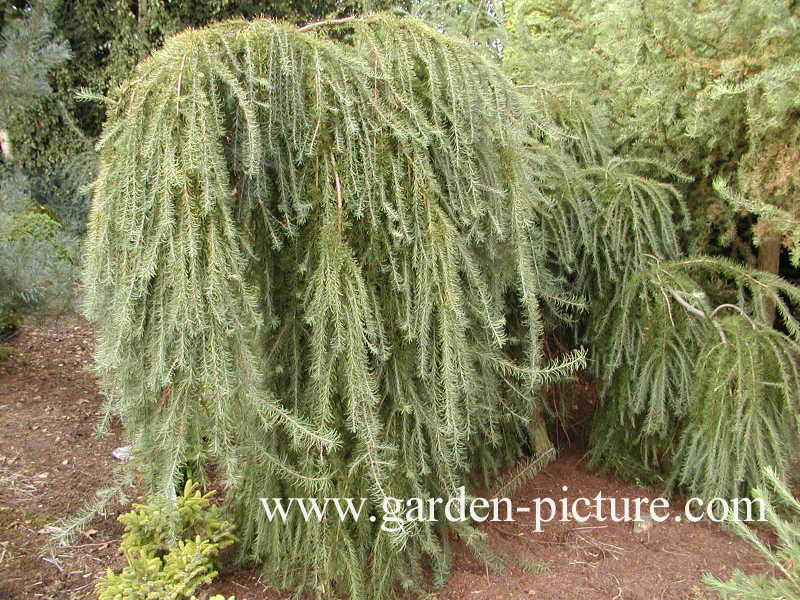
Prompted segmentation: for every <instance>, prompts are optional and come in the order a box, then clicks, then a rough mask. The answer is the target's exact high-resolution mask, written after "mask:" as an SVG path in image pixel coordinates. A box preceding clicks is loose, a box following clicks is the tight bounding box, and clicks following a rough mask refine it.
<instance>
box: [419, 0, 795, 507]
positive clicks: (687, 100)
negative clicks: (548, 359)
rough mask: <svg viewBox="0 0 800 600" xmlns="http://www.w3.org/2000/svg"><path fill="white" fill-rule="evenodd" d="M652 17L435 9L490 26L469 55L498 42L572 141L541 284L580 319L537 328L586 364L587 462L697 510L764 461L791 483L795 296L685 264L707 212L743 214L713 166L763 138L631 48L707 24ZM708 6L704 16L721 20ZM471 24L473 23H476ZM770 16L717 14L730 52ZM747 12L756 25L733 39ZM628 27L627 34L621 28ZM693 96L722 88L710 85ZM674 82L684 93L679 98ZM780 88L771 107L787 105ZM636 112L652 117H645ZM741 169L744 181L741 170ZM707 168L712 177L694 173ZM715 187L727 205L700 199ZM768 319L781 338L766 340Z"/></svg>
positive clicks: (785, 222) (609, 9)
mask: <svg viewBox="0 0 800 600" xmlns="http://www.w3.org/2000/svg"><path fill="white" fill-rule="evenodd" d="M649 4H650V3H645V5H648V6H649ZM652 4H653V7H651V8H652V9H653V10H652V11H650V12H647V11H646V10H644V11H643V10H642V9H641V8H640V7H638V5H637V7H631V6H629V4H628V3H625V2H620V3H610V4H607V5H591V4H587V3H582V2H574V3H571V2H551V3H547V2H513V3H504V4H503V5H496V4H492V3H490V4H489V5H488V6H487V5H486V4H485V3H483V2H475V3H472V5H471V7H470V6H469V5H468V4H461V5H460V6H461V12H459V13H458V14H456V15H455V16H452V17H450V18H447V17H446V16H439V15H438V14H437V12H436V9H432V13H431V18H433V19H434V22H438V23H441V24H442V26H444V27H452V28H454V29H455V30H456V31H463V30H464V27H465V26H466V24H468V23H478V24H480V23H484V22H485V21H486V19H487V18H488V17H493V16H496V18H495V19H494V22H493V23H492V20H493V19H492V18H489V19H488V20H489V22H488V24H487V25H486V29H485V31H484V32H483V33H481V34H480V35H477V36H474V37H473V39H474V43H476V44H477V45H481V44H480V40H481V39H494V40H495V42H492V43H490V44H488V45H489V47H490V49H491V50H494V49H500V50H501V51H500V52H499V54H498V53H496V52H493V51H490V54H491V55H493V56H495V57H496V58H497V60H499V62H500V63H501V64H502V65H503V67H504V69H505V70H506V71H508V72H509V74H510V75H511V76H512V78H513V79H514V80H515V82H516V83H517V86H518V89H520V90H521V91H523V92H524V93H526V94H527V95H528V96H529V97H530V98H531V100H532V101H533V106H536V107H539V110H543V111H544V112H546V114H548V115H550V117H551V118H552V120H553V121H554V122H555V123H556V124H557V126H558V127H559V128H561V129H562V130H563V131H564V132H565V134H566V135H563V136H561V137H560V138H558V139H559V140H560V144H561V146H562V149H563V153H564V154H565V155H568V156H569V157H570V158H571V160H572V163H571V165H569V163H568V162H567V163H565V165H564V167H563V172H564V176H563V177H562V178H561V180H560V181H558V182H556V187H555V190H556V193H555V194H554V197H555V198H557V199H558V202H557V204H556V206H555V207H554V209H553V210H550V211H548V213H547V215H545V216H544V218H543V221H542V227H543V231H544V234H545V235H544V239H545V240H546V241H545V244H544V247H545V248H546V249H547V250H546V255H547V257H548V258H547V262H548V264H549V265H550V267H551V269H550V270H551V272H552V274H553V276H554V277H555V278H556V279H557V280H560V281H561V282H563V287H564V289H566V290H567V291H568V292H569V293H571V294H572V295H573V296H575V297H576V298H578V299H580V300H581V301H583V302H584V303H585V305H586V310H585V311H584V312H583V313H581V314H580V315H574V314H567V315H566V316H567V317H572V318H567V319H566V320H564V319H562V318H556V319H549V320H546V321H545V328H546V331H547V332H548V333H550V334H551V335H556V336H558V337H560V338H561V339H562V340H564V342H565V343H566V344H567V345H569V344H576V343H577V344H585V345H587V347H588V349H589V358H590V365H591V367H592V372H593V373H594V374H595V376H596V378H597V385H598V387H599V391H600V394H601V398H602V399H603V403H602V404H601V406H600V409H599V411H598V413H597V415H596V421H595V423H594V425H593V427H592V433H591V446H592V448H591V459H592V460H591V463H592V464H593V465H594V466H595V467H598V468H601V469H606V470H613V471H616V472H618V473H622V474H624V475H626V476H627V477H630V478H634V479H636V480H638V481H653V480H655V481H658V480H661V479H660V478H661V477H662V476H664V475H666V476H667V480H668V481H672V482H673V483H681V484H685V485H688V486H689V487H690V488H691V490H692V491H693V492H694V493H696V494H699V495H704V496H707V497H713V496H716V495H736V494H739V493H743V492H746V488H747V486H748V485H759V486H762V487H763V485H764V483H765V482H764V481H763V480H762V478H761V477H762V474H761V471H760V468H759V464H770V465H772V466H773V468H774V469H775V470H776V471H777V473H778V474H779V476H781V477H783V478H784V479H786V477H787V476H788V474H789V473H790V464H791V461H792V460H793V459H794V458H795V457H796V448H797V444H796V442H795V440H796V437H797V432H798V424H797V420H796V419H793V418H791V417H789V418H787V417H786V415H792V414H795V413H796V411H797V407H798V400H799V399H800V398H799V397H798V394H800V390H799V389H798V385H797V381H796V376H797V369H796V364H795V363H794V361H793V357H795V356H796V355H797V352H798V345H797V342H798V337H797V326H796V325H797V321H796V312H795V313H793V310H794V311H796V310H797V306H798V300H800V296H798V291H797V289H796V288H794V287H792V286H791V285H789V284H788V283H787V282H785V281H783V280H780V279H777V278H774V277H770V276H769V275H767V274H765V273H763V272H757V271H752V270H750V269H748V268H746V267H744V266H743V265H742V264H741V263H738V262H730V261H727V260H723V259H719V258H717V259H712V258H709V257H705V256H701V255H697V254H696V252H697V251H698V250H699V249H702V248H704V247H706V248H707V247H708V246H707V244H697V243H690V242H689V240H691V238H692V235H695V234H690V233H689V232H692V231H693V232H696V231H698V228H700V229H702V228H704V227H705V228H707V223H706V222H704V221H702V220H701V219H702V218H703V217H704V214H705V213H704V211H712V210H716V209H714V208H713V206H716V207H717V208H718V209H719V210H722V211H723V212H725V214H726V215H727V216H726V217H725V219H728V221H727V222H728V223H732V221H731V219H733V218H734V212H733V210H731V209H730V208H729V207H728V206H727V205H726V204H725V201H730V202H732V203H735V202H738V203H741V202H745V200H744V197H743V196H741V195H740V194H739V193H738V192H737V191H734V190H733V189H731V188H729V187H727V185H726V184H725V183H724V179H722V178H721V177H722V173H723V171H721V170H719V169H718V170H717V171H716V172H712V171H710V170H709V169H710V167H709V166H708V165H713V164H714V162H713V161H714V160H717V159H718V157H719V155H720V153H722V152H723V151H724V152H727V153H728V157H729V158H728V159H726V160H732V159H731V158H730V157H732V156H734V154H735V153H734V150H735V148H734V147H733V146H736V145H737V144H740V143H741V144H744V143H745V141H746V140H748V139H749V140H750V141H748V142H747V143H752V144H753V146H752V147H753V148H757V147H759V145H760V143H761V142H759V141H756V140H754V139H750V138H747V136H748V135H750V133H749V132H752V131H754V128H755V127H757V126H758V125H757V121H753V122H751V121H748V120H747V119H746V118H745V116H746V115H747V114H748V113H747V112H746V111H745V110H744V109H745V108H746V106H745V105H744V104H741V105H740V106H739V108H740V109H741V110H733V111H731V112H727V113H724V111H723V108H724V107H722V106H712V105H707V106H706V105H704V106H702V107H701V106H700V104H699V102H700V100H701V99H702V98H703V97H704V96H703V94H701V93H700V92H698V91H697V90H695V89H694V88H692V87H691V86H689V87H688V88H687V90H684V89H683V87H682V86H684V84H685V76H686V69H687V68H689V67H692V65H691V64H690V65H688V66H687V65H685V64H684V60H683V58H681V59H680V60H678V59H676V58H675V57H672V56H670V55H665V54H663V53H661V54H659V53H658V52H655V53H653V52H651V51H650V50H651V48H650V45H648V44H650V42H646V41H643V39H644V38H643V36H645V34H646V33H647V34H648V35H649V34H652V35H654V36H656V37H658V38H659V39H658V40H657V43H656V42H653V43H654V44H656V46H658V47H660V46H659V44H663V43H665V42H664V39H666V38H668V37H669V36H670V35H677V34H676V33H675V31H678V30H680V31H683V30H684V29H687V28H689V29H691V28H693V27H695V24H692V22H691V20H690V19H689V16H688V12H691V11H694V10H697V11H700V10H701V9H700V8H693V9H689V8H687V7H685V6H684V7H683V8H680V7H676V6H673V5H672V4H671V3H658V2H653V3H652ZM656 5H657V6H656ZM424 6H427V5H424ZM781 6H782V5H781ZM704 7H705V8H704V9H703V10H705V9H708V10H709V11H711V13H712V14H713V15H715V18H716V17H719V18H722V17H720V15H721V14H722V13H723V12H724V11H725V10H726V7H725V6H722V5H717V4H713V3H712V4H711V5H704ZM709 7H711V8H709ZM751 8H752V7H751ZM776 10H777V9H776ZM470 11H473V12H477V13H480V16H479V17H478V18H474V17H473V18H472V19H470V17H469V13H470ZM651 12H652V15H651ZM701 12H702V11H701ZM779 13H780V11H778V12H776V13H775V14H770V13H769V11H767V10H765V11H761V9H757V7H756V8H753V10H750V11H749V12H748V10H743V11H741V12H740V13H736V14H730V15H728V16H729V17H730V18H731V19H732V18H736V19H739V20H740V21H738V22H737V24H736V26H735V27H733V28H732V31H730V32H726V33H725V36H726V38H725V39H727V40H728V42H727V43H728V46H727V47H730V48H731V50H733V47H732V46H733V42H731V41H730V40H732V39H736V37H737V36H740V37H741V36H743V35H745V31H747V30H748V27H752V28H753V29H754V30H755V31H761V32H762V33H763V35H783V33H785V30H784V29H785V28H784V29H781V28H778V29H776V30H775V31H773V32H772V33H771V34H768V33H767V30H766V29H762V27H766V25H764V21H763V19H766V20H768V21H769V22H771V23H773V24H774V23H775V21H774V19H775V18H776V17H775V15H776V14H779ZM726 14H727V13H726ZM780 14H782V13H780ZM757 15H761V16H762V17H763V19H762V21H756V22H755V23H750V24H749V25H747V24H745V21H748V20H752V19H754V18H755V16H757ZM628 16H630V17H631V22H630V23H628V22H625V23H623V21H624V20H625V19H627V18H628ZM651 17H652V18H654V19H656V20H657V19H658V18H662V19H665V20H674V21H676V23H674V24H673V26H674V29H675V31H673V29H670V28H668V27H661V26H658V27H656V26H653V27H654V28H653V29H652V30H651V29H648V28H647V27H645V25H644V24H643V23H644V22H645V21H647V22H648V23H649V22H650V21H648V19H651ZM701 17H702V18H703V19H705V18H708V19H709V21H708V22H706V23H705V25H703V27H711V26H712V25H713V23H712V20H713V19H712V17H710V16H708V15H705V14H704V13H703V15H701ZM670 22H672V21H670ZM790 25H791V23H790ZM659 27H661V28H659ZM681 28H683V29H681ZM639 29H641V31H639ZM620 31H624V32H625V33H620ZM631 31H634V32H635V33H631ZM624 35H628V36H629V37H630V36H633V37H634V38H635V39H634V41H630V40H628V39H627V38H624V37H623V36H624ZM687 35H688V34H687ZM720 35H721V34H720ZM637 36H638V37H637ZM662 38H664V39H662ZM786 42H788V40H783V42H779V43H777V44H776V47H775V51H776V54H775V56H772V57H771V59H772V58H775V59H776V62H775V63H774V64H779V63H780V64H791V63H792V61H793V60H795V59H796V52H795V51H794V50H793V49H792V48H791V47H788V48H787V47H786ZM748 43H750V42H748ZM792 43H793V42H792ZM626 44H629V45H626ZM790 45H791V43H790ZM681 47H683V46H681ZM692 68H693V67H692ZM776 68H777V67H776ZM678 74H679V75H680V77H678ZM681 77H683V79H681ZM632 81H633V82H634V84H635V85H631V82H632ZM704 81H705V83H704V85H706V86H712V85H714V86H721V85H722V80H721V79H713V81H712V79H707V80H704ZM779 81H783V80H782V79H779ZM670 85H674V86H676V87H678V88H681V91H680V92H679V93H678V92H676V93H677V94H678V97H679V98H678V100H675V99H674V98H673V97H672V96H671V95H670V94H671V93H672V92H671V91H670V88H669V86H670ZM777 87H779V86H773V89H772V91H773V92H774V93H775V94H777V95H776V98H777V97H779V96H780V94H784V93H786V90H785V89H781V90H780V91H779V92H776V91H775V90H776V89H777ZM692 90H694V91H692ZM656 91H659V93H660V95H659V94H657V93H656ZM731 93H733V92H731ZM681 94H683V95H681ZM651 96H652V97H651ZM668 96H669V98H667V97H668ZM748 98H749V96H748ZM786 99H787V100H791V98H789V97H787V98H786ZM739 100H741V101H742V102H744V99H742V98H741V97H740V98H739ZM748 101H750V100H748ZM676 102H677V103H678V104H677V105H678V106H679V108H676V109H675V110H673V108H675V106H676ZM640 105H641V106H640ZM642 106H647V107H648V108H647V110H648V111H649V112H648V113H647V115H646V116H645V117H642V118H640V113H641V111H642V110H644V109H643V108H641V107H642ZM701 108H702V110H710V111H717V114H716V117H720V115H721V114H723V113H724V114H726V115H727V117H726V118H727V119H728V120H729V121H731V122H732V123H733V125H731V124H730V123H728V122H727V121H725V119H722V118H721V117H720V118H718V119H717V120H716V121H714V119H712V121H714V122H715V123H716V124H717V129H716V130H714V129H713V127H711V126H708V128H707V129H706V130H705V131H704V132H703V133H702V134H701V133H697V134H696V135H695V134H694V133H692V132H689V131H687V127H688V120H687V119H688V117H687V116H686V114H688V113H687V112H686V111H688V112H692V111H695V113H696V112H697V111H699V110H701ZM726 110H727V109H726ZM676 111H677V114H678V116H676V115H675V114H673V113H675V112H676ZM781 114H782V115H783V116H782V117H781V118H788V115H786V114H783V113H781ZM681 115H682V116H681ZM695 116H697V114H695ZM773 116H775V115H773ZM716 117H715V118H716ZM765 119H766V117H765ZM773 120H774V119H773ZM653 123H656V124H657V126H656V127H655V128H653V127H652V124H653ZM663 123H669V124H670V125H669V127H668V128H665V127H662V126H661V125H660V124H663ZM762 124H763V123H762ZM733 131H741V132H743V133H742V137H740V138H739V139H740V141H739V142H730V140H729V141H728V142H730V143H731V144H733V146H730V147H728V146H725V144H726V143H728V142H725V140H726V139H727V138H726V136H728V135H729V134H731V132H733ZM690 134H691V135H690ZM714 136H716V137H714ZM706 140H707V141H708V143H709V144H712V146H711V147H706ZM737 156H739V159H741V161H742V162H741V165H742V168H740V169H739V172H738V174H739V175H740V178H739V181H741V180H742V179H741V177H743V175H742V173H743V172H744V171H743V169H744V166H743V165H745V164H747V159H746V158H745V157H744V156H743V155H742V154H741V153H740V154H739V155H737ZM715 157H716V158H715ZM739 159H737V160H739ZM703 161H709V162H708V165H707V166H705V167H703V168H700V167H699V166H698V165H699V164H700V163H701V162H703ZM567 165H569V166H567ZM672 165H676V166H677V165H680V166H681V167H687V166H688V167H692V168H695V169H696V170H695V171H694V172H692V171H691V170H688V169H687V170H688V171H689V173H690V174H691V175H692V176H686V175H684V174H683V173H681V172H678V171H677V170H676V169H675V167H673V166H672ZM729 172H731V173H732V171H729ZM714 176H717V177H718V179H717V183H716V188H717V190H718V191H719V192H722V193H723V196H724V199H723V197H720V196H717V195H716V194H715V193H714V191H712V190H711V188H712V178H713V177H714ZM784 181H785V180H784ZM787 189H789V190H791V189H792V188H791V185H789V187H788V188H787ZM709 197H710V198H711V200H712V202H711V204H710V203H709ZM685 198H688V200H689V202H688V203H686V202H685V200H684V199H685ZM755 198H757V200H753V201H752V202H751V204H757V205H758V206H759V207H765V208H763V210H762V214H766V212H763V211H767V212H769V214H770V215H772V216H771V218H774V220H773V223H778V222H781V223H782V224H781V225H780V226H781V227H783V231H786V232H790V231H792V229H793V228H794V227H796V224H793V221H792V219H791V218H787V216H789V215H788V213H786V211H783V209H782V208H780V207H779V206H778V204H776V203H775V201H774V200H775V199H774V198H773V197H772V196H769V195H764V194H760V193H759V194H758V195H757V196H755ZM687 204H688V206H687ZM781 211H783V212H781ZM725 219H723V221H725ZM726 227H727V225H726ZM790 237H791V236H787V238H786V239H787V240H789V238H790ZM776 310H777V314H778V316H779V318H780V319H779V320H780V323H781V327H782V328H783V331H784V333H778V332H771V331H770V330H771V328H772V322H773V320H774V319H775V312H776ZM731 313H733V314H731ZM553 315H554V316H556V317H563V316H564V315H563V314H559V313H558V311H554V313H553ZM575 316H578V317H579V318H577V319H576V318H574V317H575ZM745 323H746V324H747V326H746V327H745V326H743V324H745ZM787 334H788V335H787ZM720 381H724V382H725V384H724V385H718V384H719V383H720ZM712 382H713V383H712ZM662 481H663V480H662Z"/></svg>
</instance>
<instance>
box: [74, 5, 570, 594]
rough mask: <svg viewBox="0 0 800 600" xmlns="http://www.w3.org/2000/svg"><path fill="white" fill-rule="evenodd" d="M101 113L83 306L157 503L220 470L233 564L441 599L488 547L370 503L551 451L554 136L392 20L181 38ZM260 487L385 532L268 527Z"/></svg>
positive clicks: (224, 30) (462, 54)
mask: <svg viewBox="0 0 800 600" xmlns="http://www.w3.org/2000/svg"><path fill="white" fill-rule="evenodd" d="M107 102H108V104H109V119H108V122H107V124H106V126H105V130H104V133H103V136H102V138H101V140H100V142H99V152H100V164H101V170H100V174H99V176H98V179H97V180H96V181H95V183H94V192H93V193H94V197H93V205H92V211H91V216H90V221H89V227H88V240H87V258H86V267H85V283H86V312H87V314H88V316H89V317H90V318H91V319H92V320H94V321H96V322H97V324H98V344H97V348H96V362H97V369H98V372H99V375H100V377H101V380H102V382H103V385H104V388H105V390H106V393H107V396H108V402H107V406H106V409H107V415H108V416H113V415H119V416H120V418H121V420H122V423H123V425H124V428H125V431H126V434H127V436H128V437H129V438H130V440H131V441H132V442H133V445H134V453H133V456H134V460H133V463H132V464H133V465H134V466H135V467H136V468H138V470H139V471H141V472H142V473H143V475H144V478H145V481H146V482H147V484H148V485H149V488H150V490H151V492H153V493H166V492H168V491H169V490H170V489H171V488H172V486H173V485H174V483H175V482H176V481H177V480H178V479H179V478H180V473H181V471H182V470H183V469H185V468H187V466H188V467H189V468H191V470H192V472H193V475H194V476H195V477H203V475H204V474H206V473H208V472H209V471H210V470H212V469H213V470H214V471H215V472H216V473H217V474H218V476H219V477H221V479H222V480H223V482H224V484H225V486H226V488H227V501H228V505H229V506H230V508H231V509H232V512H233V514H234V517H235V519H236V520H237V521H238V535H239V537H240V538H241V544H240V547H241V553H242V558H245V559H256V560H260V561H262V562H263V564H264V568H265V570H266V572H267V573H268V574H269V575H271V576H272V579H273V581H274V582H275V583H276V584H277V585H279V586H281V587H284V586H292V587H297V588H307V589H311V590H314V591H316V592H318V593H321V594H323V595H327V594H331V593H348V594H350V595H351V597H352V598H359V597H368V598H378V597H384V596H386V595H388V594H390V593H392V591H393V590H394V589H395V588H396V586H397V585H398V584H399V585H401V586H402V587H404V588H408V589H414V588H418V587H419V586H420V582H421V581H423V580H424V578H423V577H422V576H421V574H422V566H423V564H424V563H425V562H426V561H428V560H430V562H431V564H432V566H433V573H434V582H435V583H441V582H442V581H443V579H444V576H445V575H446V573H447V572H448V568H449V550H448V546H449V543H450V542H449V535H450V533H452V532H455V533H456V534H457V535H459V536H460V537H461V538H462V539H463V540H465V541H466V542H467V544H468V545H469V546H471V547H472V548H474V549H475V550H476V551H479V552H482V551H483V550H482V548H481V544H480V541H481V540H480V536H479V535H478V533H477V532H476V531H475V530H474V529H472V528H471V526H469V525H468V524H465V523H445V522H443V519H440V520H439V522H438V523H420V522H414V523H409V524H406V525H405V526H404V527H403V528H402V529H401V530H400V531H396V532H393V533H387V532H384V531H381V530H380V528H379V526H380V510H379V507H380V505H381V503H382V501H383V500H384V499H385V498H386V497H390V496H391V497H398V498H408V497H412V496H413V497H420V498H423V499H425V500H427V499H428V498H432V497H448V496H450V495H454V494H455V493H456V489H457V488H458V487H459V486H461V485H464V484H465V483H466V484H467V485H468V486H469V482H468V481H467V479H468V476H470V475H472V476H476V475H477V476H478V477H480V476H484V477H488V476H489V475H491V474H493V473H494V472H495V470H496V469H497V467H498V466H499V465H501V464H502V463H503V462H504V461H506V460H509V459H513V458H515V457H517V456H519V455H520V454H521V453H523V452H524V451H525V450H526V447H527V446H528V445H529V444H532V445H533V446H534V448H533V450H534V451H535V452H538V453H540V454H542V453H545V452H547V451H548V444H547V442H546V435H542V433H543V432H542V430H541V429H539V430H538V431H534V432H533V433H534V435H530V433H531V432H530V431H529V428H530V423H531V416H532V415H535V414H536V412H537V411H538V409H539V406H538V400H537V393H536V392H537V388H538V386H539V385H540V384H541V383H542V382H544V381H545V380H547V379H550V378H553V377H555V376H557V375H558V374H559V373H561V372H563V371H564V370H566V369H569V368H570V367H571V366H575V365H577V364H579V363H580V362H581V361H582V356H581V355H580V354H572V355H569V356H567V357H564V358H563V359H562V360H561V361H560V362H558V363H557V364H552V363H551V364H544V361H543V357H542V346H541V342H540V336H541V317H540V307H539V303H540V301H541V300H545V301H546V302H548V303H553V304H556V303H558V302H559V300H558V298H559V290H558V289H557V282H556V281H555V280H554V279H553V278H552V277H551V276H549V275H548V273H547V270H546V268H545V266H544V261H543V258H542V257H543V250H542V243H541V238H542V235H541V231H540V223H539V221H540V216H541V215H542V214H544V213H546V212H547V210H548V209H549V207H551V206H552V204H551V201H550V200H549V199H548V197H547V195H546V193H545V192H544V191H543V190H545V189H547V188H546V182H547V181H548V180H549V179H552V178H553V177H558V176H560V175H558V174H557V173H556V170H557V169H556V167H555V166H554V165H557V164H558V163H559V161H560V160H561V158H560V155H559V153H558V151H557V150H555V149H553V148H555V146H554V145H552V144H545V143H543V142H544V141H545V140H546V139H547V138H548V137H549V136H557V135H559V134H558V132H557V131H556V130H555V129H554V128H553V127H552V125H551V124H550V123H549V122H548V121H547V119H546V118H544V117H543V116H542V115H540V114H537V113H536V112H535V111H533V112H532V111H531V107H530V106H529V105H528V104H527V103H526V102H525V101H524V99H523V98H521V97H520V96H518V95H517V93H516V92H515V90H514V88H513V85H511V84H510V82H509V81H508V80H507V79H506V77H505V76H504V75H503V74H502V73H501V72H500V71H499V70H497V69H496V68H495V67H494V66H493V65H492V64H490V63H489V62H487V61H486V60H485V59H483V58H482V57H481V56H480V55H479V54H478V53H477V52H476V51H475V50H474V49H473V48H471V47H470V46H469V45H468V44H466V43H464V42H460V41H456V40H453V39H451V38H448V37H446V36H443V35H440V34H438V33H436V32H434V31H433V30H432V29H430V28H428V27H426V26H425V25H423V24H421V23H420V22H418V21H415V20H412V19H408V18H404V17H401V16H397V15H389V14H382V15H374V16H369V17H362V18H350V19H346V20H340V21H335V22H325V23H316V24H312V25H309V26H306V27H304V28H300V29H297V28H295V27H292V26H289V25H285V24H280V23H276V22H272V21H257V22H244V21H231V22H225V23H221V24H218V25H215V26H212V27H209V28H206V29H201V30H189V31H186V32H184V33H182V34H180V35H178V36H176V37H174V38H172V39H170V40H169V41H168V42H167V43H166V44H165V46H164V48H163V50H161V51H160V52H158V53H156V54H154V55H153V56H152V57H150V58H148V59H147V60H145V61H144V62H143V63H141V64H140V65H139V67H138V68H137V70H136V72H135V74H134V75H133V76H132V78H131V79H130V81H128V82H127V83H126V84H125V85H123V86H121V87H120V88H119V89H117V90H116V91H115V92H114V93H113V94H112V95H111V96H110V97H109V98H108V99H107ZM536 422H538V420H537V421H536ZM539 427H541V425H540V426H539ZM530 440H533V442H531V441H530ZM262 497H263V498H271V497H284V498H289V497H320V498H322V497H353V498H358V497H368V498H370V505H369V506H368V507H367V511H370V512H372V513H376V514H378V517H379V518H378V521H377V522H376V523H372V522H370V521H369V520H368V519H366V518H362V519H361V520H360V521H359V522H358V523H353V522H352V521H349V522H348V521H345V522H340V521H339V519H338V518H336V519H331V518H329V519H327V520H324V521H322V522H315V521H314V520H309V521H305V520H303V519H302V518H301V516H300V515H299V514H291V515H290V518H289V520H288V521H287V522H286V523H282V522H277V521H276V522H269V521H268V519H267V517H266V515H265V514H264V512H263V511H262V510H261V505H260V502H259V498H262ZM439 516H441V515H439ZM367 573H368V574H369V575H368V576H367V575H366V574H367Z"/></svg>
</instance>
